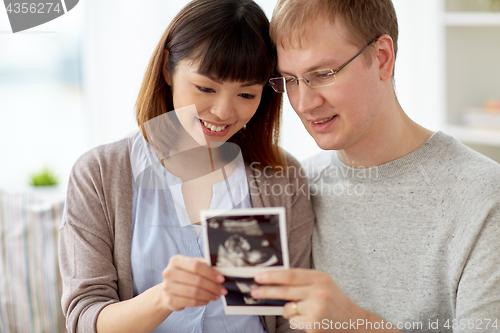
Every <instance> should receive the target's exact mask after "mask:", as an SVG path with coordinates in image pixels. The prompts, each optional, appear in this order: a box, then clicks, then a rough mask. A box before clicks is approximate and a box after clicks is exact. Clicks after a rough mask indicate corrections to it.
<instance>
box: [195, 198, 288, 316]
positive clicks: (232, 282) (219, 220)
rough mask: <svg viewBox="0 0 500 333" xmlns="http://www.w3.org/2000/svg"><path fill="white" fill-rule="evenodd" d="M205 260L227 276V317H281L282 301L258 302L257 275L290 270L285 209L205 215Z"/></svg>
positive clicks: (202, 218)
mask: <svg viewBox="0 0 500 333" xmlns="http://www.w3.org/2000/svg"><path fill="white" fill-rule="evenodd" d="M201 221H202V224H203V241H204V247H203V249H204V256H205V260H206V261H207V263H208V264H209V265H211V266H213V267H214V268H215V269H216V270H218V271H219V272H221V273H222V274H224V276H225V282H224V286H225V288H226V289H227V290H228V294H227V295H225V296H224V297H223V298H222V300H223V303H224V311H225V313H226V314H248V315H281V314H282V313H283V305H284V304H285V301H283V300H268V299H266V300H258V299H254V298H252V296H251V295H250V291H251V290H252V288H254V287H255V286H256V283H255V281H254V279H253V277H254V276H255V274H257V273H258V272H260V271H263V270H269V269H283V268H288V267H289V266H290V264H289V259H288V245H287V237H286V222H285V209H284V208H283V207H268V208H250V209H232V210H228V211H209V210H207V211H202V212H201Z"/></svg>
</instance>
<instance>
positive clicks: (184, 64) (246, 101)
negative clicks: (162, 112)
mask: <svg viewBox="0 0 500 333" xmlns="http://www.w3.org/2000/svg"><path fill="white" fill-rule="evenodd" d="M167 81H170V82H168V83H169V85H170V86H171V87H172V94H173V103H174V108H175V110H176V113H177V117H178V118H179V121H180V123H181V124H182V126H183V127H184V129H185V130H186V131H187V132H188V133H189V135H190V136H191V137H192V138H193V139H195V140H196V141H197V142H198V143H199V144H200V145H206V144H207V143H208V142H209V143H210V146H211V147H216V146H218V145H220V144H221V143H224V142H226V141H227V140H228V139H229V138H230V137H231V136H233V135H234V134H235V133H236V132H238V131H239V130H240V129H241V128H242V127H243V126H244V125H245V124H246V123H247V122H248V121H249V120H250V119H251V118H252V117H253V115H254V114H255V112H256V111H257V108H258V106H259V103H260V99H261V96H262V90H263V88H264V85H263V84H255V83H251V82H219V81H217V80H215V79H214V78H209V77H207V76H204V75H201V74H199V73H198V64H197V63H193V62H191V61H189V60H182V61H180V62H179V63H178V65H177V67H176V70H175V73H174V75H173V76H172V77H171V78H170V79H167Z"/></svg>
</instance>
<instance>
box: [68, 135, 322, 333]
mask: <svg viewBox="0 0 500 333" xmlns="http://www.w3.org/2000/svg"><path fill="white" fill-rule="evenodd" d="M129 140H130V139H123V140H121V141H118V142H115V143H111V144H107V145H103V146H100V147H97V148H95V149H93V150H91V151H89V152H87V153H86V154H84V155H83V156H82V157H80V158H79V159H78V161H77V162H76V163H75V165H74V167H73V170H72V171H71V175H70V179H69V184H68V192H67V201H66V205H65V209H64V214H63V221H62V224H61V228H60V235H59V264H60V269H61V275H62V281H63V295H62V300H61V303H62V309H63V312H64V315H65V316H66V326H67V329H68V332H70V333H71V332H96V322H97V316H98V315H99V312H100V311H101V310H102V309H103V308H104V307H105V306H106V305H108V304H110V303H113V302H119V301H123V300H127V299H130V298H132V297H133V290H132V273H131V267H130V243H131V235H132V233H131V226H132V171H131V166H130V154H129V152H130V150H129V145H130V142H129ZM287 164H288V168H286V169H284V170H283V172H280V171H278V172H274V171H272V170H270V169H269V168H267V169H266V170H265V172H263V170H257V169H256V168H251V167H250V166H248V165H247V166H246V172H247V177H248V182H249V189H250V194H251V199H252V204H253V206H254V207H275V206H276V207H280V206H281V207H285V209H286V220H287V231H288V242H289V244H291V246H289V256H290V265H291V266H293V267H306V268H309V267H310V251H311V233H312V226H313V221H314V215H313V210H312V206H311V203H310V201H309V199H308V193H309V192H308V187H307V180H306V178H305V177H303V176H301V175H302V173H301V172H299V170H300V164H299V163H298V162H297V161H296V160H295V159H294V158H293V157H291V156H290V155H287ZM273 186H275V187H273ZM272 189H274V193H277V192H278V190H277V189H281V192H282V193H281V194H280V195H273V194H271V193H273V192H272ZM263 324H264V325H265V326H266V328H267V330H268V332H269V333H275V332H286V331H292V330H291V329H290V326H289V325H288V321H287V320H286V319H284V318H282V317H276V316H266V317H265V320H264V321H263Z"/></svg>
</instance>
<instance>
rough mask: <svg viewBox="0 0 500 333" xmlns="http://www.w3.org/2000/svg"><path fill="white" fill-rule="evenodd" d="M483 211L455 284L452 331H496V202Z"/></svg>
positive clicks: (499, 214)
mask: <svg viewBox="0 0 500 333" xmlns="http://www.w3.org/2000/svg"><path fill="white" fill-rule="evenodd" d="M492 195H493V196H496V197H497V198H498V194H494V193H492ZM497 200H498V201H500V199H497ZM485 212H486V214H485V215H484V216H481V217H480V218H481V219H483V221H484V223H483V225H482V228H481V230H480V231H479V233H478V234H477V237H476V238H475V241H474V243H473V246H472V248H471V251H470V254H469V256H468V258H467V261H466V264H465V267H464V269H463V272H462V275H461V277H460V280H459V283H458V289H457V299H456V315H455V318H456V322H452V321H451V320H450V323H449V324H450V327H453V332H470V331H472V330H474V329H476V330H480V329H481V330H483V331H497V330H498V329H499V328H500V256H499V253H500V245H499V244H500V242H499V239H500V202H497V203H496V204H494V205H492V206H490V209H489V210H487V211H486V210H485ZM454 324H456V325H454ZM487 325H488V326H487Z"/></svg>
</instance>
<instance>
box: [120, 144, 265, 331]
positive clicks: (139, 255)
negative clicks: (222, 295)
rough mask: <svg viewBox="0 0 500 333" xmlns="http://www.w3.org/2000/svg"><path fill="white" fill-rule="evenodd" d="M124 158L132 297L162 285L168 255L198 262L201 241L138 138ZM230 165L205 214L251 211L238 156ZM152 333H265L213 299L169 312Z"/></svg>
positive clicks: (173, 184)
mask: <svg viewBox="0 0 500 333" xmlns="http://www.w3.org/2000/svg"><path fill="white" fill-rule="evenodd" d="M130 156H131V157H130V158H131V165H132V176H133V181H132V186H133V210H132V245H131V265H132V277H133V287H134V296H136V295H139V294H141V293H142V292H144V291H145V290H147V289H149V288H151V287H153V286H155V285H157V284H158V283H161V282H162V272H163V270H164V269H165V267H167V265H168V262H169V260H170V258H171V257H172V256H174V255H176V254H183V255H186V256H189V257H201V258H203V237H199V238H197V237H196V235H195V232H194V230H193V227H192V226H191V222H190V220H189V218H188V215H187V211H186V207H185V204H184V199H183V197H182V191H181V186H182V181H181V180H180V179H179V178H178V177H176V176H174V175H173V174H171V173H169V172H168V171H167V170H166V169H165V168H164V167H163V166H162V165H161V163H160V161H159V160H158V158H157V156H156V154H155V152H154V150H153V149H151V147H150V146H149V145H148V143H147V142H146V140H145V139H144V137H143V136H142V135H138V136H137V138H136V139H135V142H134V143H133V145H132V150H131V154H130ZM233 163H235V164H236V169H235V171H234V172H233V173H232V174H231V175H230V176H229V177H228V178H227V179H226V180H225V181H222V182H220V183H217V184H215V185H214V186H213V197H212V201H211V203H210V209H231V208H233V207H234V208H250V207H252V204H251V200H250V195H249V190H248V181H247V177H246V173H245V166H244V163H243V158H242V156H241V153H240V154H239V155H238V157H237V158H236V159H235V160H234V161H233ZM216 172H217V171H216ZM219 172H221V171H220V170H219ZM153 332H175V333H179V332H193V333H194V332H217V333H224V332H228V333H234V332H252V333H254V332H257V333H265V330H264V328H263V326H262V324H261V322H260V318H259V317H258V316H241V315H225V314H224V307H223V304H222V299H219V300H217V301H212V302H210V303H208V304H207V305H206V306H201V307H195V308H186V309H184V310H182V311H176V312H173V313H172V314H171V315H170V316H169V317H168V318H167V319H166V320H165V321H164V322H163V323H162V324H161V325H160V326H159V327H158V328H157V329H156V330H154V331H153Z"/></svg>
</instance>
